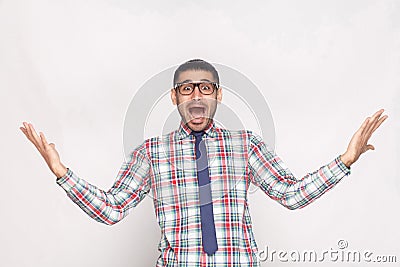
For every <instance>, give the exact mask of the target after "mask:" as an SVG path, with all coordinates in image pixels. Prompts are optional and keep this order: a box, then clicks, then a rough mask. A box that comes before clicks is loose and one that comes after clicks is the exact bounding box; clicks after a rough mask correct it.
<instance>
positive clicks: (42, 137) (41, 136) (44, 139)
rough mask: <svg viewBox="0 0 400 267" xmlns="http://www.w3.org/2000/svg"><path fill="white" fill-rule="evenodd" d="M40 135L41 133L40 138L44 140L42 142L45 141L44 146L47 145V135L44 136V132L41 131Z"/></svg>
mask: <svg viewBox="0 0 400 267" xmlns="http://www.w3.org/2000/svg"><path fill="white" fill-rule="evenodd" d="M39 135H40V139H41V140H42V143H43V145H44V147H47V146H48V145H49V144H48V143H47V140H46V137H45V136H44V133H43V132H40V133H39Z"/></svg>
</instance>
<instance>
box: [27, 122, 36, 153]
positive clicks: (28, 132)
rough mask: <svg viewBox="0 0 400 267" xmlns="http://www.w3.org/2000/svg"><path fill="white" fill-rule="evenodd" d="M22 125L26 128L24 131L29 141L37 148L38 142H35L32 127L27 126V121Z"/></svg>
mask: <svg viewBox="0 0 400 267" xmlns="http://www.w3.org/2000/svg"><path fill="white" fill-rule="evenodd" d="M24 126H25V129H26V133H27V135H28V139H29V141H31V142H32V143H33V144H34V145H35V147H36V148H38V149H39V147H38V144H36V140H35V138H34V137H33V134H32V129H31V127H30V126H29V123H27V122H24Z"/></svg>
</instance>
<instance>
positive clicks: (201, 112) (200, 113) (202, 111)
mask: <svg viewBox="0 0 400 267" xmlns="http://www.w3.org/2000/svg"><path fill="white" fill-rule="evenodd" d="M189 113H190V115H191V116H192V117H193V118H201V117H205V115H206V108H205V107H190V108H189Z"/></svg>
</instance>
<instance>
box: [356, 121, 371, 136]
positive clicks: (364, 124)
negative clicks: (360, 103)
mask: <svg viewBox="0 0 400 267" xmlns="http://www.w3.org/2000/svg"><path fill="white" fill-rule="evenodd" d="M370 119H371V118H370V117H368V118H366V119H365V121H364V123H363V124H362V125H361V127H360V129H358V131H359V132H360V134H361V135H362V134H364V132H365V129H366V128H367V126H368V123H369V120H370Z"/></svg>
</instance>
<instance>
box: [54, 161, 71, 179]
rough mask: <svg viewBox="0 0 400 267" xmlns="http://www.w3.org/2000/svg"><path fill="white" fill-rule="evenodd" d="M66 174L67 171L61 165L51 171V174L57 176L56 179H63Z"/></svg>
mask: <svg viewBox="0 0 400 267" xmlns="http://www.w3.org/2000/svg"><path fill="white" fill-rule="evenodd" d="M67 172H68V169H67V167H65V166H64V165H63V164H61V165H60V166H57V167H55V168H54V169H53V173H54V174H55V176H57V179H59V178H61V177H63V176H64V175H65V174H67Z"/></svg>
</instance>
